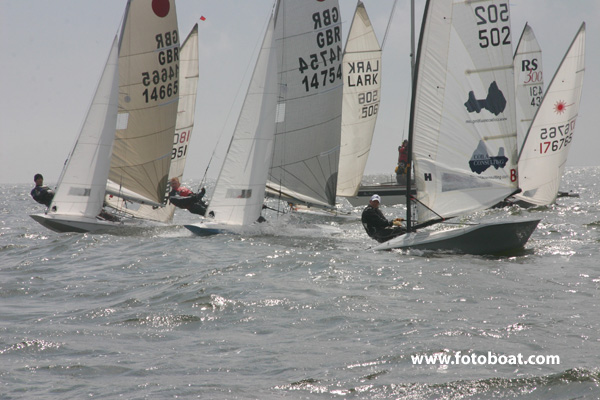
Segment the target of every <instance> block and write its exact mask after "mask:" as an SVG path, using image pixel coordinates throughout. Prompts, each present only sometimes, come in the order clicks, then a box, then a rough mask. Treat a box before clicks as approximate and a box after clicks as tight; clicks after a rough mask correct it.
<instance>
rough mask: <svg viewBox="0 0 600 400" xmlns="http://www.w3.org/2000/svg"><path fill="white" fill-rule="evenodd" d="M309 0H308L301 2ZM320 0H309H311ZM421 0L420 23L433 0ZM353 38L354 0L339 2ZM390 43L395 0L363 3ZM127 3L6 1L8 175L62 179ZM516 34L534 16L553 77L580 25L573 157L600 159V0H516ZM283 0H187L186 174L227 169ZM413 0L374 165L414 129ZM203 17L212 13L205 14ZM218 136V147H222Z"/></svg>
mask: <svg viewBox="0 0 600 400" xmlns="http://www.w3.org/2000/svg"><path fill="white" fill-rule="evenodd" d="M298 1H300V0H298ZM304 1H309V0H304ZM415 1H416V3H417V21H418V22H417V24H418V25H420V21H421V17H422V9H423V5H424V0H415ZM339 2H340V8H341V14H342V21H343V32H344V37H343V38H344V42H345V36H346V34H347V31H348V29H349V27H350V22H351V20H352V14H353V12H354V8H355V5H356V1H355V0H339ZM364 3H365V6H366V8H367V12H368V13H369V16H370V18H371V21H372V23H373V25H374V26H375V30H376V33H377V35H378V38H379V41H380V42H382V41H383V37H384V33H385V30H386V26H387V22H388V17H389V14H390V12H391V9H392V5H393V0H364ZM124 4H125V1H124V0H96V1H89V0H85V1H82V0H52V1H48V0H0V50H1V53H0V54H1V56H0V88H1V92H0V93H2V96H0V183H27V182H30V183H32V184H33V175H34V174H35V173H37V172H41V173H42V174H44V177H45V180H46V183H48V184H54V183H55V182H56V180H57V179H58V176H59V175H60V172H61V169H62V165H63V163H64V161H65V159H66V157H67V155H68V153H69V151H70V149H71V147H72V146H73V144H74V142H75V139H76V137H77V135H78V134H79V130H80V128H81V125H82V122H83V119H84V118H85V115H86V112H87V109H88V106H89V104H90V102H91V98H92V96H93V94H94V91H95V89H96V85H97V83H98V79H99V77H100V74H101V72H102V68H103V67H104V64H105V61H106V58H107V56H108V52H109V49H110V45H111V43H112V40H113V38H114V35H115V33H116V32H117V29H118V27H119V24H120V22H121V18H122V15H123V11H124ZM510 4H511V17H512V29H513V33H512V35H513V42H514V43H515V45H516V42H517V41H518V39H519V37H520V35H521V31H522V29H523V26H524V24H525V22H529V24H530V25H531V26H532V27H533V29H534V32H535V34H536V36H537V38H538V41H539V42H540V45H541V47H542V51H543V63H544V78H545V82H546V85H547V84H548V83H549V82H550V80H551V78H552V76H553V75H554V72H555V71H556V68H557V66H558V64H559V63H560V61H561V59H562V57H563V55H564V53H565V52H566V50H567V48H568V46H569V44H570V43H571V41H572V39H573V36H574V35H575V33H576V32H577V30H578V28H579V25H580V24H581V22H583V21H586V22H587V43H586V61H585V65H586V74H585V78H584V89H583V97H582V103H581V108H580V113H579V119H578V121H577V129H576V131H575V137H574V139H573V144H572V148H571V150H570V153H569V159H568V165H570V166H588V165H600V161H599V160H598V158H599V153H600V132H598V130H599V129H598V126H597V125H596V124H595V123H594V122H593V121H594V120H597V119H598V116H594V113H595V112H596V111H593V110H598V109H600V107H598V105H599V102H600V100H599V97H600V96H599V95H598V93H600V90H599V89H600V82H599V78H598V72H599V70H600V64H599V61H600V60H599V58H600V46H599V45H598V43H596V41H597V39H598V38H600V29H599V26H600V1H598V0H569V1H565V0H513V1H511V3H510ZM272 5H273V0H235V1H234V0H177V13H178V17H179V31H180V36H181V38H182V41H183V39H184V38H185V37H186V36H187V34H188V33H189V31H190V30H191V28H192V27H193V25H194V24H195V23H196V22H199V39H200V80H199V85H198V101H197V108H196V121H195V127H194V131H193V134H192V141H191V148H190V151H189V155H188V160H187V165H186V170H185V174H184V181H187V180H192V179H200V178H202V176H203V175H204V172H205V170H206V168H207V165H208V162H209V159H210V158H211V155H212V153H213V151H214V150H215V148H216V153H215V157H214V158H213V160H212V162H211V164H210V168H209V172H208V176H209V178H216V176H217V175H218V172H219V169H220V166H221V163H222V160H223V156H224V154H223V153H224V151H225V149H226V146H227V144H228V143H229V140H230V137H231V134H232V132H233V128H234V126H235V123H236V120H237V116H238V113H239V110H240V107H241V102H242V100H243V96H244V94H245V91H246V87H247V85H248V79H249V75H250V73H251V71H252V68H253V67H254V60H255V57H256V52H257V46H258V45H259V44H260V43H261V41H262V35H263V31H264V28H265V25H266V22H267V19H268V15H269V13H270V10H271V8H272ZM409 7H410V1H409V0H398V5H397V8H396V13H395V16H394V18H393V20H392V24H391V28H390V31H389V33H388V37H387V39H386V42H385V47H384V52H383V72H382V74H383V76H382V86H383V87H382V96H381V105H380V111H379V117H378V121H377V127H376V130H375V137H374V140H373V146H372V149H371V155H370V157H369V161H368V163H367V167H366V173H367V174H376V173H392V171H393V169H394V167H395V165H396V159H397V153H396V152H397V150H396V149H397V146H398V145H399V144H400V143H401V141H402V138H403V137H406V135H407V132H406V126H407V120H408V109H409V102H410V91H409V85H410V81H409V75H410V59H409V54H410V13H409ZM201 16H204V17H205V18H206V20H205V21H200V20H199V19H200V17H201ZM217 143H219V145H218V146H217Z"/></svg>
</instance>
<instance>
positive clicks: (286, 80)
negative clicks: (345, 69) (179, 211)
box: [268, 0, 343, 207]
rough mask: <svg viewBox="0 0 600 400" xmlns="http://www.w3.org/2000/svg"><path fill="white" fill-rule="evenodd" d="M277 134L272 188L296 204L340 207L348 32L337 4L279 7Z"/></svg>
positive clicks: (323, 0)
mask: <svg viewBox="0 0 600 400" xmlns="http://www.w3.org/2000/svg"><path fill="white" fill-rule="evenodd" d="M277 11H278V13H277V19H276V32H275V36H276V38H277V46H278V61H279V63H280V65H279V71H280V76H279V87H278V91H279V100H278V104H277V133H276V137H275V149H274V152H273V162H272V166H271V170H270V172H269V182H268V185H269V188H270V189H271V191H272V192H275V193H276V195H279V194H281V195H282V196H283V197H291V198H293V199H295V200H294V201H299V202H304V203H309V204H314V205H319V206H324V207H329V206H332V205H334V204H335V196H336V187H337V171H338V164H339V153H340V131H341V112H342V82H343V79H342V64H341V59H342V39H341V35H342V28H341V14H340V10H339V5H338V1H337V0H320V1H297V0H282V1H280V2H279V5H278V7H277Z"/></svg>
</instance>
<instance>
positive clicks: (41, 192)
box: [31, 174, 54, 207]
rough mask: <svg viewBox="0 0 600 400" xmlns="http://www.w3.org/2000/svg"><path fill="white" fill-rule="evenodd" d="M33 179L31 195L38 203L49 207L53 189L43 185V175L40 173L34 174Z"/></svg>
mask: <svg viewBox="0 0 600 400" xmlns="http://www.w3.org/2000/svg"><path fill="white" fill-rule="evenodd" d="M33 181H34V182H35V187H34V188H33V189H32V190H31V197H33V199H34V200H35V201H37V202H38V203H40V204H43V205H45V206H46V207H50V203H51V202H52V198H53V197H54V191H53V190H52V189H50V188H49V187H48V186H46V185H44V177H43V176H42V174H35V176H34V177H33Z"/></svg>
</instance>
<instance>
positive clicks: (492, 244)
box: [373, 219, 540, 255]
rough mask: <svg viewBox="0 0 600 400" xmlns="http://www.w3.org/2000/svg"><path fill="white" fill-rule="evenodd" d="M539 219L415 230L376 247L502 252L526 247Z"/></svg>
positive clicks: (486, 252) (387, 248)
mask: <svg viewBox="0 0 600 400" xmlns="http://www.w3.org/2000/svg"><path fill="white" fill-rule="evenodd" d="M539 222H540V220H539V219H535V220H525V221H510V222H506V221H504V222H492V223H485V224H479V225H473V226H468V227H466V228H457V229H451V230H447V231H421V232H412V233H408V234H406V235H403V236H399V237H397V238H394V239H392V240H390V241H388V242H385V243H382V244H380V245H378V246H376V247H374V248H373V249H374V250H391V249H417V250H436V251H439V250H442V251H451V252H455V253H462V254H476V255H478V254H499V253H506V252H510V251H514V250H519V249H522V248H523V247H524V246H525V244H526V243H527V241H528V240H529V237H530V236H531V234H532V233H533V231H534V230H535V228H536V227H537V225H538V223H539Z"/></svg>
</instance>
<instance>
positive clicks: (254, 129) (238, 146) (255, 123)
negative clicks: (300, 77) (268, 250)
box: [208, 15, 278, 225]
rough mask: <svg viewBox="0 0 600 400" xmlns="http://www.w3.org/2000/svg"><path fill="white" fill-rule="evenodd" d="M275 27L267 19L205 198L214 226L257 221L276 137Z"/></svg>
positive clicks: (247, 223) (272, 19)
mask: <svg viewBox="0 0 600 400" xmlns="http://www.w3.org/2000/svg"><path fill="white" fill-rule="evenodd" d="M274 29H275V16H274V15H272V16H271V19H270V21H269V25H268V28H267V31H266V33H265V37H264V39H263V44H262V47H261V50H260V53H259V55H258V59H257V62H256V66H255V68H254V73H253V74H252V78H251V80H250V86H249V87H248V91H247V93H246V98H245V100H244V103H243V105H242V110H241V112H240V115H239V118H238V122H237V125H236V127H235V131H234V133H233V137H232V139H231V142H230V144H229V148H228V150H227V156H226V157H225V160H224V162H223V167H222V168H221V172H220V173H219V177H218V179H217V184H216V186H215V189H214V192H213V196H212V198H211V200H210V204H209V208H208V212H209V213H211V212H212V213H213V214H214V218H215V221H217V222H219V223H224V224H228V225H249V224H251V223H253V222H255V221H256V220H257V219H258V218H259V217H260V213H261V209H262V204H263V201H264V196H265V184H266V181H267V174H268V171H269V166H270V165H271V156H272V153H273V141H274V135H275V112H276V104H277V93H278V88H277V59H276V49H275V42H274V36H273V31H274Z"/></svg>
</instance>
